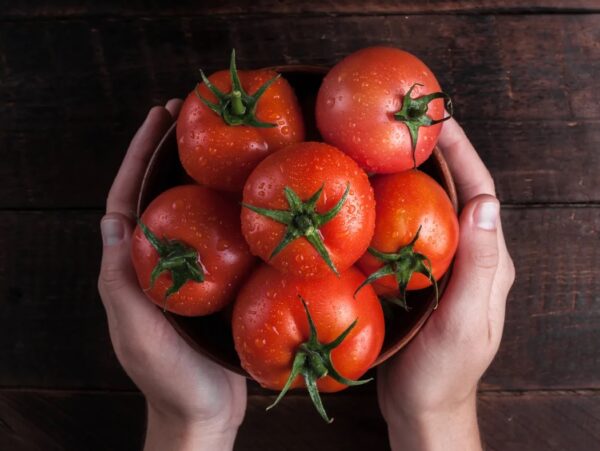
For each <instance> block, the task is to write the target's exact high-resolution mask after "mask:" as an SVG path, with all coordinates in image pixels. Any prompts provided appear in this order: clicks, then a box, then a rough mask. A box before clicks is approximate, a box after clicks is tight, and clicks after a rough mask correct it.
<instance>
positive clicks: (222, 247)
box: [217, 240, 231, 251]
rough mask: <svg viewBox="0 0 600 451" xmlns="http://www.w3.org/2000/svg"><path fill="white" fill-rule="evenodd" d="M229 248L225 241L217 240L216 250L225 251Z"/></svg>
mask: <svg viewBox="0 0 600 451" xmlns="http://www.w3.org/2000/svg"><path fill="white" fill-rule="evenodd" d="M230 247H231V244H230V243H229V242H228V241H227V240H219V241H217V250H218V251H225V250H227V249H229V248H230Z"/></svg>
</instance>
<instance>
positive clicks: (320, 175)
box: [132, 47, 458, 421]
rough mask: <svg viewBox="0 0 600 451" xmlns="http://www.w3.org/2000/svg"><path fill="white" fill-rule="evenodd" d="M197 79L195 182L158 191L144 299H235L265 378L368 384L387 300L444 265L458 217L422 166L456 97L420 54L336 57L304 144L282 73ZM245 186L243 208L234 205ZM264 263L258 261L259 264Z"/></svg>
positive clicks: (146, 242)
mask: <svg viewBox="0 0 600 451" xmlns="http://www.w3.org/2000/svg"><path fill="white" fill-rule="evenodd" d="M201 74H202V82H201V83H199V84H198V85H197V86H196V88H195V89H194V90H193V91H192V92H191V93H190V94H189V96H188V97H187V99H186V100H185V102H184V104H183V107H182V110H181V113H180V116H179V119H178V121H177V144H178V149H179V157H180V161H181V164H182V166H183V168H184V169H185V171H186V172H187V174H188V175H189V176H190V177H191V178H193V179H194V180H195V181H196V182H197V184H189V185H184V186H177V187H175V188H172V189H169V190H168V191H166V192H164V193H162V194H161V195H159V196H158V197H157V198H156V199H154V200H153V201H152V202H151V203H150V205H149V206H148V208H147V209H146V211H145V212H144V213H143V214H142V216H141V218H140V219H139V221H138V227H137V228H136V230H135V234H134V239H133V243H132V259H133V263H134V267H135V269H136V272H137V276H138V280H139V283H140V285H141V287H142V288H143V289H144V291H145V292H146V294H147V295H148V297H149V299H151V300H152V301H153V302H155V303H156V304H158V305H159V306H161V307H163V308H164V309H166V310H168V311H171V312H173V313H176V314H179V315H186V316H200V315H210V314H215V313H216V312H219V311H221V310H223V309H225V308H226V307H228V306H230V305H233V307H232V309H226V310H225V311H227V312H228V313H225V314H227V315H230V321H231V329H232V333H233V339H234V343H235V349H236V351H237V353H238V355H239V358H240V361H241V364H242V366H243V368H244V369H245V370H246V371H247V372H248V373H249V374H250V375H251V376H252V377H253V378H254V379H255V380H256V381H258V382H259V383H260V384H261V385H262V386H264V387H267V388H270V389H276V390H280V395H279V397H278V398H277V400H276V402H275V404H276V403H277V402H278V401H279V400H280V399H281V397H282V396H283V395H284V394H285V392H286V391H287V390H288V389H289V388H294V387H300V386H306V387H307V389H308V393H309V395H310V397H311V399H312V400H313V402H314V404H315V406H316V408H317V410H318V411H319V413H320V414H321V416H322V417H323V418H324V419H325V420H327V421H330V420H329V417H328V416H327V414H326V412H325V410H324V408H323V404H322V402H321V398H320V396H319V391H321V392H334V391H339V390H342V389H344V388H346V387H347V386H349V385H357V384H362V383H364V382H367V380H358V378H360V377H361V376H362V375H363V374H364V373H365V372H366V371H367V370H368V368H369V367H370V366H371V365H372V364H373V362H374V361H375V359H376V358H377V356H378V354H379V352H380V350H381V347H382V344H383V340H384V335H385V323H384V315H383V310H382V304H381V303H382V302H391V303H393V304H398V305H400V306H404V307H406V291H407V290H419V289H422V288H426V287H429V286H431V285H434V286H435V287H436V295H437V282H436V280H437V279H439V278H440V277H441V276H442V275H443V274H444V273H445V272H446V270H447V269H448V267H449V265H450V263H451V260H452V258H453V256H454V253H455V251H456V246H457V242H458V222H457V218H456V214H455V212H454V210H453V207H452V204H451V202H450V200H449V198H448V196H447V195H446V193H445V191H444V190H443V189H442V187H441V186H439V185H438V184H437V183H436V182H435V181H434V180H433V179H432V178H430V177H429V176H428V175H426V174H425V173H423V172H421V171H419V170H418V169H417V166H419V165H420V164H421V163H423V162H424V161H425V160H426V159H427V158H428V157H429V156H430V155H431V153H432V150H433V148H434V146H435V144H436V142H437V138H438V135H439V133H440V130H441V127H442V124H441V122H442V121H443V120H445V107H446V109H447V110H448V111H451V104H450V101H449V98H448V96H447V95H446V94H444V93H442V92H441V90H440V86H439V84H438V82H437V81H436V79H435V76H434V75H433V74H432V72H431V71H430V70H429V69H428V68H427V66H425V64H423V63H422V62H421V61H420V60H419V59H417V58H416V57H415V56H413V55H411V54H409V53H407V52H404V51H402V50H399V49H395V48H385V47H373V48H367V49H363V50H360V51H358V52H356V53H353V54H351V55H349V56H348V57H346V58H345V59H343V60H342V61H341V62H339V63H338V64H337V65H336V66H334V67H333V68H332V69H331V70H330V71H329V73H328V74H327V75H326V76H325V78H324V79H323V82H322V85H321V87H320V89H319V92H318V96H317V101H316V111H315V117H316V122H317V127H318V129H319V131H320V134H321V136H322V137H323V141H324V142H305V141H304V140H305V124H304V118H303V114H302V110H301V108H300V106H299V102H298V99H297V98H296V96H295V93H294V91H293V89H292V87H291V86H290V84H289V83H288V82H287V81H286V80H285V79H284V78H283V77H281V76H280V75H279V74H277V73H276V72H274V71H272V70H267V69H262V70H253V71H238V70H237V68H236V64H235V54H234V53H232V58H231V62H230V68H229V70H223V71H219V72H216V73H214V74H213V75H211V76H210V77H206V76H205V75H204V73H201ZM240 194H241V202H240V201H239V198H240ZM256 257H258V258H256Z"/></svg>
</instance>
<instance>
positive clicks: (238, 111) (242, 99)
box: [194, 49, 281, 128]
mask: <svg viewBox="0 0 600 451" xmlns="http://www.w3.org/2000/svg"><path fill="white" fill-rule="evenodd" d="M229 73H230V77H231V92H230V93H228V94H226V93H224V92H222V91H220V90H219V89H218V88H217V87H216V86H214V85H213V84H212V83H211V82H210V80H209V79H208V77H207V76H206V75H205V74H204V72H203V71H202V69H201V70H200V76H201V77H202V81H203V82H204V84H205V85H206V87H207V88H208V89H209V90H210V91H211V92H212V93H213V94H214V95H215V97H216V98H217V101H218V103H213V102H211V101H209V100H207V99H205V98H204V97H202V95H201V94H200V92H199V91H198V87H197V86H196V88H195V89H194V93H195V94H196V96H197V97H198V99H200V101H201V102H202V103H204V104H205V105H206V106H207V107H208V108H210V109H211V110H213V111H214V112H215V113H216V114H218V115H219V116H221V117H222V118H223V121H225V123H226V124H227V125H231V126H236V125H248V126H251V127H259V128H272V127H277V124H271V123H268V122H262V121H259V120H258V119H257V118H256V106H257V104H258V101H259V99H260V98H261V96H262V95H263V94H264V93H265V91H266V90H267V89H268V88H269V86H271V84H273V83H274V82H275V81H277V79H278V78H279V77H281V74H277V76H275V77H273V78H271V79H270V80H268V81H267V82H265V83H264V84H263V85H262V86H261V87H260V88H258V90H257V91H256V92H255V93H254V94H252V95H249V94H247V93H246V91H245V90H244V87H243V86H242V83H241V82H240V78H239V76H238V71H237V67H236V64H235V49H234V50H232V51H231V60H230V64H229Z"/></svg>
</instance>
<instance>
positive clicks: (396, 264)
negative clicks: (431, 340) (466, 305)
mask: <svg viewBox="0 0 600 451" xmlns="http://www.w3.org/2000/svg"><path fill="white" fill-rule="evenodd" d="M420 232H421V226H419V228H418V230H417V233H416V234H415V236H414V238H413V239H412V240H411V242H410V243H408V244H407V245H406V246H403V247H401V248H400V249H398V251H397V252H392V253H385V252H380V251H378V250H377V249H375V248H372V247H370V248H369V249H368V251H369V253H370V254H371V255H373V256H374V257H376V258H378V259H379V260H381V261H382V262H384V263H385V264H384V266H383V267H382V268H381V269H379V270H377V271H375V272H373V273H372V274H371V275H369V277H367V278H366V279H365V281H364V282H363V283H361V284H360V286H359V287H358V288H357V289H356V291H355V292H354V296H356V294H357V293H358V292H359V291H360V290H361V289H362V288H363V287H364V286H365V285H367V284H370V283H373V282H375V281H376V280H377V279H380V278H382V277H385V276H390V275H393V276H395V278H396V281H397V283H398V291H399V293H400V297H394V296H385V297H384V299H385V300H387V301H389V302H392V303H393V304H396V305H399V306H400V307H402V308H404V309H405V310H409V308H408V305H407V303H406V287H407V286H408V282H410V279H411V278H412V276H413V274H414V273H420V274H423V275H424V276H425V277H427V278H428V279H429V280H430V282H431V283H432V284H433V286H434V289H435V307H434V308H437V304H438V299H439V293H438V286H437V280H436V279H435V277H433V274H432V272H431V261H430V260H429V258H427V256H426V255H423V254H420V253H418V252H415V250H414V246H415V243H416V241H417V240H418V239H419V233H420Z"/></svg>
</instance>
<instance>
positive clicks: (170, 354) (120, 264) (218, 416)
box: [98, 99, 246, 450]
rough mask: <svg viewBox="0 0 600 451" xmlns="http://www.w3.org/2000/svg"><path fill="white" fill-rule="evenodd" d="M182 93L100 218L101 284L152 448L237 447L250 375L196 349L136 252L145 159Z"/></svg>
mask: <svg viewBox="0 0 600 451" xmlns="http://www.w3.org/2000/svg"><path fill="white" fill-rule="evenodd" d="M180 108H181V100H177V99H173V100H170V101H169V102H168V103H167V104H166V106H165V107H154V108H152V109H151V110H150V112H149V114H148V117H147V118H146V120H145V122H144V123H143V125H142V126H141V128H140V129H139V130H138V132H137V133H136V135H135V136H134V138H133V140H132V141H131V144H130V146H129V150H128V151H127V155H126V156H125V159H124V160H123V163H122V165H121V168H120V169H119V172H118V174H117V176H116V178H115V180H114V183H113V185H112V188H111V190H110V193H109V195H108V200H107V203H106V215H105V216H104V217H103V218H102V221H101V230H102V237H103V243H104V248H103V255H102V267H101V271H100V277H99V281H98V289H99V291H100V296H101V298H102V302H103V304H104V307H105V309H106V314H107V317H108V326H109V330H110V337H111V340H112V343H113V347H114V349H115V353H116V354H117V357H118V359H119V361H120V362H121V365H123V368H124V369H125V371H126V372H127V374H128V375H129V377H131V379H132V380H133V381H134V383H135V384H136V385H137V386H138V387H139V389H140V390H141V391H142V392H143V393H144V395H145V397H146V400H147V403H148V432H147V438H146V447H145V449H147V450H151V449H157V450H158V449H160V450H166V449H188V448H189V449H194V450H198V449H219V450H225V449H231V448H232V447H233V442H234V439H235V435H236V432H237V429H238V427H239V425H240V424H241V422H242V419H243V417H244V413H245V410H246V382H245V378H244V377H242V376H239V375H237V374H234V373H232V372H230V371H228V370H226V369H224V368H222V367H221V366H219V365H217V364H216V363H214V362H212V361H211V360H209V359H207V358H205V357H204V356H202V355H200V354H198V353H197V352H196V351H194V350H193V349H192V348H191V347H190V346H188V344H187V343H186V342H185V341H184V340H183V339H182V338H181V337H180V336H179V334H178V333H177V332H176V331H175V329H173V327H172V326H171V324H170V323H169V322H168V321H167V319H166V318H165V316H164V315H163V313H162V312H161V311H160V310H159V309H158V308H157V307H156V306H155V305H154V304H153V303H152V302H151V301H150V300H149V299H148V298H147V297H146V295H145V294H144V292H143V291H142V290H141V289H140V287H139V284H138V281H137V278H136V275H135V272H134V269H133V266H132V263H131V256H130V249H131V235H132V232H133V229H134V224H135V222H134V215H135V206H136V201H137V195H138V192H139V189H140V184H141V181H142V177H143V175H144V171H145V168H146V164H147V162H148V160H149V158H150V155H151V153H152V151H153V150H154V148H155V147H156V145H157V144H158V142H159V141H160V139H161V138H162V136H163V135H164V133H165V132H166V131H167V129H168V128H169V127H170V126H171V125H172V124H173V121H174V118H176V117H177V114H178V112H179V109H180Z"/></svg>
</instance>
